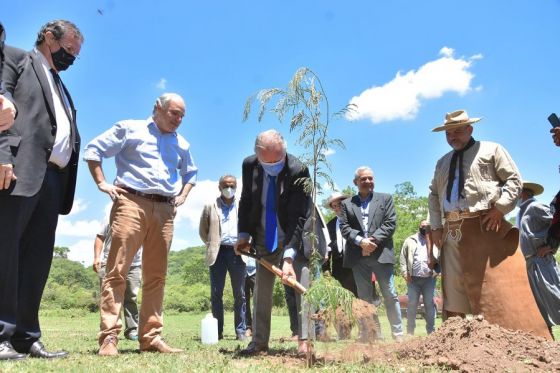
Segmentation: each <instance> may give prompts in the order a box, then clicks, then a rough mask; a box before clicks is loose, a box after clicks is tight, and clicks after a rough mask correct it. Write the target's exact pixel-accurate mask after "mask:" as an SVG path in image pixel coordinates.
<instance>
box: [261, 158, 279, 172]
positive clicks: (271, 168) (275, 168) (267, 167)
mask: <svg viewBox="0 0 560 373" xmlns="http://www.w3.org/2000/svg"><path fill="white" fill-rule="evenodd" d="M259 163H260V164H261V166H262V168H263V169H264V172H266V174H267V175H269V176H278V174H279V173H280V171H282V169H283V168H284V163H285V159H284V158H282V159H281V160H279V161H278V162H274V163H265V162H261V161H259Z"/></svg>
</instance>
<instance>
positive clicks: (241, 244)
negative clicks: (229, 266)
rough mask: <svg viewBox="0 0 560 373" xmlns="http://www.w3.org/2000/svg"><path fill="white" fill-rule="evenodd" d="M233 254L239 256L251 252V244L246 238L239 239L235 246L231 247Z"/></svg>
mask: <svg viewBox="0 0 560 373" xmlns="http://www.w3.org/2000/svg"><path fill="white" fill-rule="evenodd" d="M233 250H234V251H235V254H237V255H241V253H248V252H249V250H251V242H250V240H248V239H247V238H239V239H238V240H237V242H236V243H235V245H234V246H233Z"/></svg>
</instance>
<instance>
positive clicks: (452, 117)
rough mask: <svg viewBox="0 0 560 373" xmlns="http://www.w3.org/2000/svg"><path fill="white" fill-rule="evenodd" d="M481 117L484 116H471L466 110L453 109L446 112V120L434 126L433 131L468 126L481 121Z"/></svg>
mask: <svg viewBox="0 0 560 373" xmlns="http://www.w3.org/2000/svg"><path fill="white" fill-rule="evenodd" d="M481 119H482V118H469V115H468V114H467V112H466V111H465V110H457V111H453V112H451V113H447V114H445V122H444V123H443V124H442V125H440V126H439V127H436V128H434V129H433V130H432V132H440V131H447V130H452V129H454V128H459V127H463V126H468V125H470V124H473V123H476V122H478V121H480V120H481Z"/></svg>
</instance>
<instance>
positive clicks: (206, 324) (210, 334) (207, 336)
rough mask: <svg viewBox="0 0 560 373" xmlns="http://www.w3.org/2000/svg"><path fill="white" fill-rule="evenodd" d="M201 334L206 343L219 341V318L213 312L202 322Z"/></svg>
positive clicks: (203, 341)
mask: <svg viewBox="0 0 560 373" xmlns="http://www.w3.org/2000/svg"><path fill="white" fill-rule="evenodd" d="M200 336H201V338H200V339H201V340H202V343H204V344H207V345H210V344H215V343H218V320H216V319H215V318H214V316H212V314H211V313H207V314H206V316H205V317H204V318H203V319H202V321H201V322H200Z"/></svg>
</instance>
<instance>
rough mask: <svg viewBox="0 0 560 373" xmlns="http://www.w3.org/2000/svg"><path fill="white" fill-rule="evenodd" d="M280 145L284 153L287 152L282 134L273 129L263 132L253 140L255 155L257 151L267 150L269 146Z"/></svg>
mask: <svg viewBox="0 0 560 373" xmlns="http://www.w3.org/2000/svg"><path fill="white" fill-rule="evenodd" d="M277 144H281V145H282V149H283V150H284V153H286V151H287V150H288V145H287V144H286V140H284V137H283V136H282V134H281V133H280V132H278V131H276V130H275V129H270V130H266V131H263V132H261V133H259V134H258V135H257V138H256V139H255V153H256V152H257V150H258V149H268V148H270V147H271V145H277Z"/></svg>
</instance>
